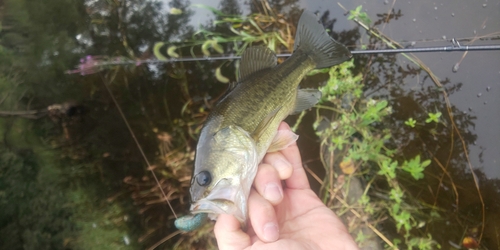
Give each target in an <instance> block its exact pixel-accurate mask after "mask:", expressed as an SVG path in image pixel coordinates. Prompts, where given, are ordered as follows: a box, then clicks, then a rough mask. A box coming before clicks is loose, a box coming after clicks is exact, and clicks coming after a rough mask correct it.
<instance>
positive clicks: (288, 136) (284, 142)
mask: <svg viewBox="0 0 500 250" xmlns="http://www.w3.org/2000/svg"><path fill="white" fill-rule="evenodd" d="M298 138H299V136H298V135H297V134H295V133H294V132H292V131H290V130H278V133H277V134H276V136H275V137H274V139H273V141H272V142H271V146H269V148H268V149H267V152H276V151H279V150H282V149H285V148H287V147H288V146H290V145H291V144H292V143H294V142H295V141H296V140H297V139H298Z"/></svg>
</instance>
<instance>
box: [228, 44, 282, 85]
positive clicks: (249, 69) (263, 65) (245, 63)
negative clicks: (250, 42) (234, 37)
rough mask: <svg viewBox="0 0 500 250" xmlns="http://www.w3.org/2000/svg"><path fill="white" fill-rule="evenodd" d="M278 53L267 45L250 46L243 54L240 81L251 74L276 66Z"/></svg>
mask: <svg viewBox="0 0 500 250" xmlns="http://www.w3.org/2000/svg"><path fill="white" fill-rule="evenodd" d="M276 64H277V59H276V54H274V52H273V51H272V50H270V49H268V48H267V47H263V46H254V47H249V48H247V49H246V50H245V51H243V54H242V55H241V61H240V76H239V78H238V82H239V81H241V80H245V78H247V77H248V76H250V75H251V74H253V73H255V72H258V71H261V70H263V69H268V68H272V67H274V66H276Z"/></svg>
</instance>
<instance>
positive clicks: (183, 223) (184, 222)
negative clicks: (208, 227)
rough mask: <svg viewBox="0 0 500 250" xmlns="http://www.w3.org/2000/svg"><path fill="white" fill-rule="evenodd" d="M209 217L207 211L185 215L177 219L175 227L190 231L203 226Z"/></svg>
mask: <svg viewBox="0 0 500 250" xmlns="http://www.w3.org/2000/svg"><path fill="white" fill-rule="evenodd" d="M207 217H208V214H207V213H198V214H190V215H185V216H182V217H179V218H177V219H176V220H175V227H176V228H177V229H179V230H181V231H185V232H190V231H193V230H195V229H197V228H199V227H200V226H202V225H203V224H204V223H205V222H206V220H207Z"/></svg>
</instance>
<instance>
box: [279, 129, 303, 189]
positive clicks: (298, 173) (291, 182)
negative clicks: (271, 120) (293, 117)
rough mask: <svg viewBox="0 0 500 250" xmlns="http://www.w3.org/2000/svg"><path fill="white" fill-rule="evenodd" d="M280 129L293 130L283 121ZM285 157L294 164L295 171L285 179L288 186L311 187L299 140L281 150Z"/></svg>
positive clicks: (296, 187)
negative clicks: (298, 144) (303, 164)
mask: <svg viewBox="0 0 500 250" xmlns="http://www.w3.org/2000/svg"><path fill="white" fill-rule="evenodd" d="M278 130H291V129H290V126H288V124H287V123H286V122H281V124H280V126H279V128H278ZM280 153H281V154H283V156H284V157H285V159H286V160H287V161H288V162H289V163H290V164H291V165H292V167H293V172H292V176H290V178H288V179H286V180H285V183H286V186H287V188H292V189H310V186H309V180H307V175H306V171H305V169H304V167H303V166H302V159H301V157H300V152H299V147H298V146H297V142H294V143H292V144H291V145H290V146H288V147H287V148H285V149H283V150H281V151H280Z"/></svg>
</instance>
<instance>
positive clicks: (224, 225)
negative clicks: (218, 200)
mask: <svg viewBox="0 0 500 250" xmlns="http://www.w3.org/2000/svg"><path fill="white" fill-rule="evenodd" d="M214 233H215V238H217V245H218V246H219V249H220V250H226V249H244V248H247V247H249V246H250V244H251V242H250V236H249V235H248V234H246V233H245V232H243V230H241V227H240V222H239V221H238V220H237V219H236V218H234V216H232V215H228V214H220V215H219V217H218V218H217V222H216V223H215V227H214Z"/></svg>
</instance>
